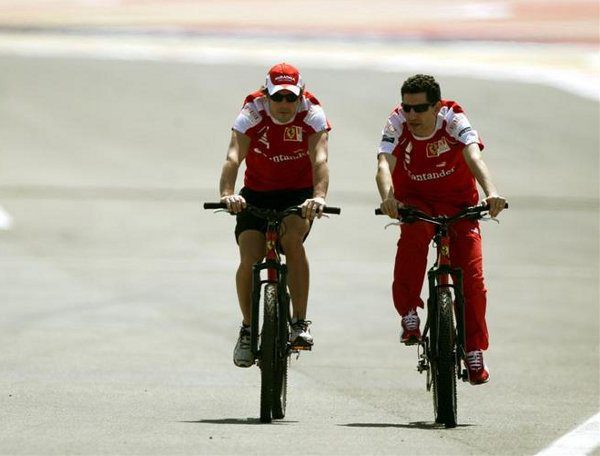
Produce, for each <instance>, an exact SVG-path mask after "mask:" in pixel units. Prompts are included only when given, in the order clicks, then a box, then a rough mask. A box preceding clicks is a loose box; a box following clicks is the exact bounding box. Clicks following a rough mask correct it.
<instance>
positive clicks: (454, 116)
mask: <svg viewBox="0 0 600 456" xmlns="http://www.w3.org/2000/svg"><path fill="white" fill-rule="evenodd" d="M445 120H446V132H447V133H448V134H449V135H450V136H452V137H453V138H454V139H456V140H458V141H460V142H461V143H463V144H464V145H465V146H468V145H469V144H473V143H475V144H479V147H480V148H481V149H483V143H482V142H481V139H480V138H479V133H477V131H476V130H474V129H473V127H471V122H469V119H468V118H467V116H466V114H465V113H464V112H462V109H460V107H458V109H457V107H454V108H452V109H449V110H448V112H447V114H446V119H445Z"/></svg>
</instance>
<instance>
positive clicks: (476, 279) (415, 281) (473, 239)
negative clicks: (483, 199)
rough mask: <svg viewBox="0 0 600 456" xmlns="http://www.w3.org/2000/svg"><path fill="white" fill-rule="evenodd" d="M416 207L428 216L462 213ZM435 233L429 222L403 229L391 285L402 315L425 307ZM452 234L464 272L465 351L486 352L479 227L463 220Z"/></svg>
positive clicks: (448, 208)
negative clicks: (423, 296)
mask: <svg viewBox="0 0 600 456" xmlns="http://www.w3.org/2000/svg"><path fill="white" fill-rule="evenodd" d="M414 203H415V202H414V201H411V202H410V206H412V207H416V208H418V209H420V210H422V211H423V212H426V213H429V214H446V215H452V214H454V213H456V212H458V210H459V209H460V208H458V207H455V206H448V205H439V204H436V205H435V206H434V207H432V206H431V205H425V204H423V203H418V204H414ZM434 232H435V227H434V225H432V224H430V223H426V222H415V223H405V224H402V225H401V234H400V239H399V240H398V250H397V252H396V263H395V266H394V283H393V285H392V294H393V298H394V306H395V307H396V310H397V311H398V313H399V314H400V315H406V314H407V313H408V311H409V310H411V309H416V308H417V307H423V301H422V300H421V297H420V295H421V289H422V287H423V281H424V279H425V269H426V268H427V254H428V251H429V246H430V243H431V240H432V238H433V235H434ZM449 233H450V257H451V261H452V266H453V267H459V268H461V269H462V271H463V293H464V297H465V329H466V339H467V340H466V344H467V346H466V350H467V351H472V350H485V349H487V348H488V331H487V325H486V323H485V310H486V289H485V284H484V280H483V261H482V254H481V235H480V233H479V223H478V222H477V221H474V220H461V221H459V222H457V223H455V224H454V225H451V226H450V229H449Z"/></svg>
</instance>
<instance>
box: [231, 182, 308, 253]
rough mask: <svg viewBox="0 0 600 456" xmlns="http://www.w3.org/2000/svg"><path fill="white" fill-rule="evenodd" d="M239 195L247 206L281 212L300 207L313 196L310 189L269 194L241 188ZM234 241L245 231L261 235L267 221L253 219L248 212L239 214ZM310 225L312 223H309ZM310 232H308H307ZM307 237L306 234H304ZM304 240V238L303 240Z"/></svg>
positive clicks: (265, 228)
mask: <svg viewBox="0 0 600 456" xmlns="http://www.w3.org/2000/svg"><path fill="white" fill-rule="evenodd" d="M240 195H242V196H243V197H244V199H245V200H246V202H247V203H248V204H251V205H252V206H256V207H262V208H265V209H275V210H276V211H283V210H284V209H287V208H288V207H291V206H300V205H301V204H302V203H304V201H306V200H307V199H309V198H312V196H313V189H312V188H302V189H299V190H275V191H270V192H257V191H254V190H250V189H249V188H246V187H244V188H242V189H241V190H240ZM236 221H237V223H236V225H235V240H236V242H238V239H239V237H240V233H242V232H243V231H246V230H256V231H260V232H262V233H266V232H267V221H266V220H264V219H262V218H259V217H255V216H254V215H252V214H250V213H248V212H241V213H239V214H237V215H236ZM311 225H312V223H311ZM309 231H310V230H309ZM306 235H307V236H308V233H306ZM305 239H306V238H305Z"/></svg>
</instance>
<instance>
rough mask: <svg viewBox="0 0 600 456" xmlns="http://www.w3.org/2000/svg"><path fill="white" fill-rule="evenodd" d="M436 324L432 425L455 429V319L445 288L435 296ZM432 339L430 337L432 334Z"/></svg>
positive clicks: (448, 291) (450, 297) (450, 299)
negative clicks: (441, 424) (433, 421)
mask: <svg viewBox="0 0 600 456" xmlns="http://www.w3.org/2000/svg"><path fill="white" fill-rule="evenodd" d="M436 300H437V305H436V307H437V315H438V318H437V322H436V328H435V329H436V330H435V333H436V336H437V337H436V338H437V341H433V344H432V345H433V346H434V347H437V356H436V357H435V359H434V360H432V379H433V408H434V413H435V422H436V423H443V424H444V425H445V426H446V427H447V428H451V427H456V422H457V395H456V350H455V345H454V344H455V338H456V330H455V327H454V317H453V311H452V306H453V304H452V294H451V293H450V290H449V289H448V288H440V289H438V291H437V295H436ZM432 335H433V334H432Z"/></svg>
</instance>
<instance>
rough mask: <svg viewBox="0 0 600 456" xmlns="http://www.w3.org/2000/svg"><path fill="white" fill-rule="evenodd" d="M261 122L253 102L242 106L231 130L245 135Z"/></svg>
mask: <svg viewBox="0 0 600 456" xmlns="http://www.w3.org/2000/svg"><path fill="white" fill-rule="evenodd" d="M261 120H262V116H261V114H260V112H259V111H258V109H257V107H256V106H255V104H254V102H248V103H246V104H244V106H243V107H242V110H241V111H240V113H239V114H238V116H237V118H236V119H235V121H234V122H233V127H232V128H233V130H236V131H239V132H240V133H246V132H247V131H248V130H250V129H251V128H252V127H255V126H256V125H258V124H259V123H260V121H261Z"/></svg>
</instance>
